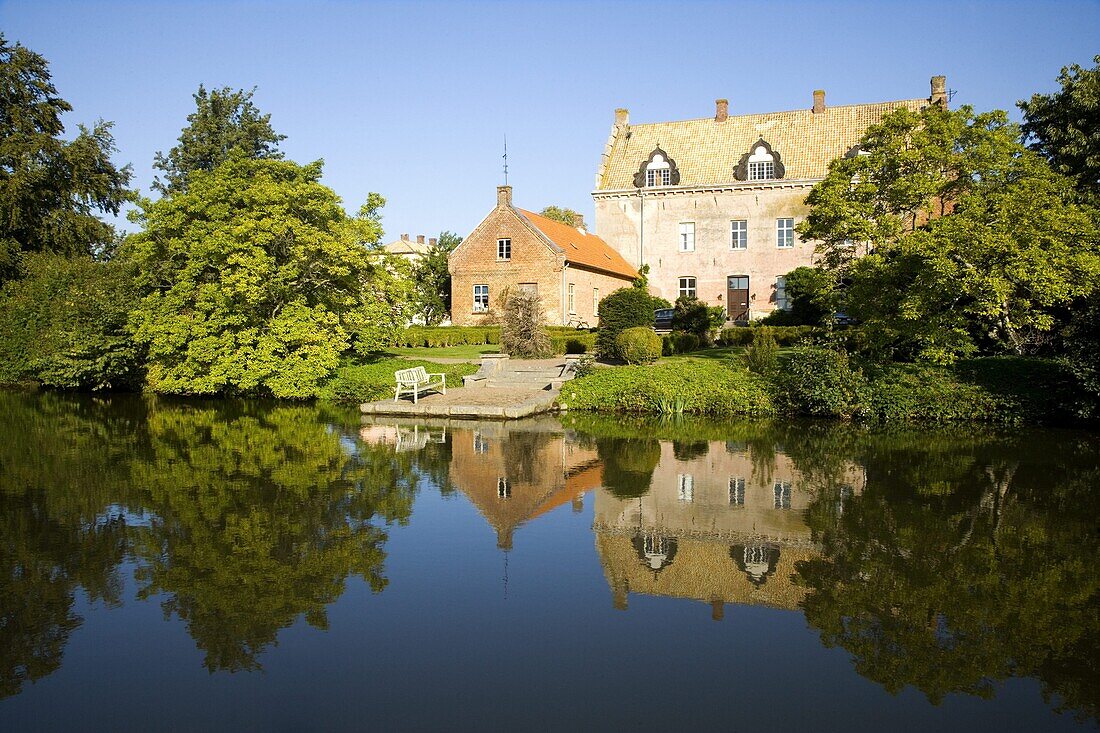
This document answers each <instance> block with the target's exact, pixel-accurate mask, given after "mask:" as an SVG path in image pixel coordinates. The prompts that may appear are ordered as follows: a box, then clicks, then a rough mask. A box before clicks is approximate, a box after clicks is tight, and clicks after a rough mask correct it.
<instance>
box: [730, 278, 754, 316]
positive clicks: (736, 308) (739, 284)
mask: <svg viewBox="0 0 1100 733" xmlns="http://www.w3.org/2000/svg"><path fill="white" fill-rule="evenodd" d="M726 313H727V315H728V318H729V320H731V321H747V320H749V276H748V275H730V276H729V277H727V278H726Z"/></svg>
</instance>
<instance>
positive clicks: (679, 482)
mask: <svg viewBox="0 0 1100 733" xmlns="http://www.w3.org/2000/svg"><path fill="white" fill-rule="evenodd" d="M676 488H677V492H678V496H679V499H680V501H681V502H683V503H684V504H692V503H694V502H695V476H693V475H692V474H690V473H681V474H677V475H676Z"/></svg>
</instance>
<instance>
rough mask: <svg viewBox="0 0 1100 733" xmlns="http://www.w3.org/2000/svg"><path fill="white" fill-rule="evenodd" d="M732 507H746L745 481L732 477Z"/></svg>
mask: <svg viewBox="0 0 1100 733" xmlns="http://www.w3.org/2000/svg"><path fill="white" fill-rule="evenodd" d="M730 506H745V479H743V478H740V477H738V478H734V477H733V476H730Z"/></svg>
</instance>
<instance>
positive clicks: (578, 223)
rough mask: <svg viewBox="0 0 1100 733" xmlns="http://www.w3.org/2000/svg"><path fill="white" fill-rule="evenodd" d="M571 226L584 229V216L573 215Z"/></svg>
mask: <svg viewBox="0 0 1100 733" xmlns="http://www.w3.org/2000/svg"><path fill="white" fill-rule="evenodd" d="M573 226H575V227H576V228H577V229H584V214H573Z"/></svg>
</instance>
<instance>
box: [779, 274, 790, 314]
mask: <svg viewBox="0 0 1100 733" xmlns="http://www.w3.org/2000/svg"><path fill="white" fill-rule="evenodd" d="M775 307H776V308H778V309H779V310H781V311H785V310H790V309H791V301H790V300H789V299H788V298H787V278H785V277H783V276H782V275H780V276H779V277H777V278H776V279H775Z"/></svg>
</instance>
